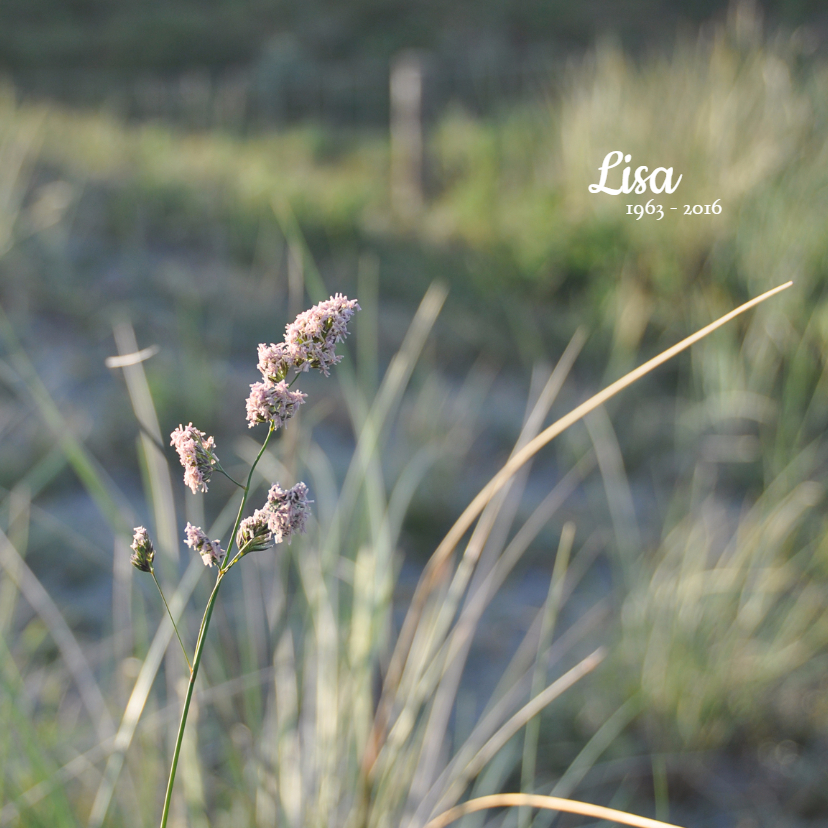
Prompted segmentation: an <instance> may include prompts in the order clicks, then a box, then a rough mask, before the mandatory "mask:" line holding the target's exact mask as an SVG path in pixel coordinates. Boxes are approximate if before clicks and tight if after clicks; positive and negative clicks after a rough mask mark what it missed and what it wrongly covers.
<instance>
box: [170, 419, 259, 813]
mask: <svg viewBox="0 0 828 828" xmlns="http://www.w3.org/2000/svg"><path fill="white" fill-rule="evenodd" d="M273 431H274V428H273V423H271V424H270V429H269V430H268V432H267V437H265V440H264V443H262V447H261V449H259V453H258V455H257V456H256V459H255V460H254V461H253V465H252V466H251V467H250V473H249V474H248V475H247V485H246V486H245V487H244V494H243V495H242V502H241V505H240V506H239V513H238V515H237V516H236V522H235V524H234V525H233V532H232V534H231V535H230V542H229V543H228V544H227V555H226V556H225V561H226V560H227V559H228V558H229V557H230V551H231V549H232V548H233V543H234V542H235V539H236V532H237V531H238V529H239V524H240V523H241V517H242V515H243V514H244V507H245V506H246V504H247V496H248V494H250V483H251V481H252V480H253V472H254V471H255V469H256V466H257V465H258V463H259V460H261V457H262V455H263V454H264V451H265V449H266V448H267V444H268V442H269V440H270V437H271V435H272V434H273ZM243 554H244V552H243V550H240V551H239V553H238V554H237V555H236V557H234V558H233V559H232V560H231V561H230V563H228V564H227V565H226V566H224V567H223V568H222V567H219V571H218V576H217V577H216V585H215V586H214V587H213V591H212V592H211V593H210V598H209V600H208V601H207V606H206V608H205V609H204V616H203V617H202V619H201V627H200V628H199V631H198V640H197V641H196V649H195V655H194V656H193V666H192V668H191V670H190V682H189V684H188V685H187V696H186V698H185V699H184V710H183V711H182V712H181V723H180V724H179V725H178V736H177V737H176V740H175V750H174V751H173V759H172V767H171V768H170V778H169V781H168V782H167V795H166V796H165V797H164V811H163V813H162V814H161V828H166V826H167V819H168V818H169V816H170V802H171V801H172V790H173V784H174V783H175V773H176V771H177V770H178V758H179V756H180V755H181V744H182V742H183V741H184V728H185V727H186V726H187V716H188V715H189V713H190V702H191V701H192V698H193V689H194V688H195V682H196V676H197V675H198V667H199V664H201V654H202V653H203V652H204V642H205V641H206V640H207V628H208V627H209V626H210V618H211V616H212V615H213V606H214V605H215V603H216V597H217V596H218V591H219V587H220V586H221V581H222V579H223V578H224V576H225V575H226V574H227V570H228V569H230V567H231V566H232V565H233V564H234V563H236V561H237V560H238V559H239V558H240V557H241V556H242V555H243ZM156 583H157V582H156ZM159 589H160V587H159ZM164 603H166V601H165V602H164ZM176 632H177V631H176ZM179 640H180V639H179ZM182 646H183V645H182ZM185 655H186V654H185Z"/></svg>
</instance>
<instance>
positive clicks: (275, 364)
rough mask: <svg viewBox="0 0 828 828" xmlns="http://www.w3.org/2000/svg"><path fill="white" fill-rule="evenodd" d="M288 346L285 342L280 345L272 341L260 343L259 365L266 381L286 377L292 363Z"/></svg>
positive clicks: (274, 380) (275, 380) (276, 380)
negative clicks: (268, 343) (266, 343)
mask: <svg viewBox="0 0 828 828" xmlns="http://www.w3.org/2000/svg"><path fill="white" fill-rule="evenodd" d="M292 364H293V363H292V360H291V359H290V357H289V354H288V349H287V346H286V345H285V344H284V342H280V343H279V344H278V345H274V344H273V343H271V344H270V345H265V344H264V343H262V344H261V345H259V365H258V368H259V370H260V371H261V372H262V376H263V377H264V378H265V381H268V380H269V381H270V382H279V381H280V380H283V379H285V377H286V376H287V374H288V371H289V370H290V367H291V365H292Z"/></svg>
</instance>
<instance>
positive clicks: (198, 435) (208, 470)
mask: <svg viewBox="0 0 828 828" xmlns="http://www.w3.org/2000/svg"><path fill="white" fill-rule="evenodd" d="M170 437H171V438H172V439H171V441H170V445H171V446H175V449H176V451H177V452H178V456H179V458H180V459H181V465H182V466H184V482H185V483H186V484H187V485H188V486H189V487H190V488H191V489H192V490H193V494H195V493H196V492H198V491H202V492H206V491H207V483H208V482H209V480H210V476H211V475H212V473H213V468H214V467H215V466H216V465H217V464H218V461H219V459H218V457H216V455H215V452H214V451H213V449H214V448H215V445H216V444H215V441H214V440H213V438H212V437H208V436H207V435H206V434H205V433H204V432H203V431H199V430H198V429H197V428H194V427H193V424H192V423H190V424H189V425H186V426H182V425H180V426H179V427H178V428H177V429H176V430H175V431H173V433H172V434H171V435H170Z"/></svg>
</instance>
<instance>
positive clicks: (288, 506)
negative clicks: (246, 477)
mask: <svg viewBox="0 0 828 828" xmlns="http://www.w3.org/2000/svg"><path fill="white" fill-rule="evenodd" d="M311 503H313V501H312V500H308V487H307V486H306V485H305V484H304V483H297V484H296V485H295V486H293V487H292V488H290V489H288V490H287V491H285V490H283V489H282V487H281V486H280V485H279V484H278V483H274V484H273V486H271V487H270V491H269V492H268V495H267V502H266V503H265V505H264V507H263V508H261V509H256V511H255V512H254V513H253V514H252V515H251V516H250V517H248V518H245V519H244V520H243V521H242V522H241V524H240V525H239V531H238V534H237V535H236V543H237V544H238V547H239V550H242V549H244V550H245V554H246V553H247V552H256V551H258V550H260V549H267V547H269V546H273V545H274V544H277V543H284V542H287V543H288V544H289V543H290V541H291V538H292V536H293V535H295V534H297V533H303V532H304V531H305V524H306V523H307V520H308V515H309V514H310V504H311Z"/></svg>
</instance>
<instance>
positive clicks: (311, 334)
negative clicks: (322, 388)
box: [285, 293, 360, 377]
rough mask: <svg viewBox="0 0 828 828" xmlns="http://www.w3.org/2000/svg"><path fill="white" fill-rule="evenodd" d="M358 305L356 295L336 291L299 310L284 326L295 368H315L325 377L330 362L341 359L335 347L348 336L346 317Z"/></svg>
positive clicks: (302, 369) (290, 356) (331, 363)
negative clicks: (303, 309) (349, 296)
mask: <svg viewBox="0 0 828 828" xmlns="http://www.w3.org/2000/svg"><path fill="white" fill-rule="evenodd" d="M359 309H360V307H359V305H358V304H357V300H356V299H348V297H347V296H343V295H342V294H341V293H337V294H336V296H331V298H330V299H328V300H327V301H325V302H320V303H319V304H318V305H314V306H313V307H312V308H311V309H310V310H306V311H305V312H304V313H300V314H299V316H297V317H296V319H295V320H294V321H293V322H291V324H290V325H288V326H287V328H286V329H285V344H286V346H287V347H286V350H287V353H288V354H289V358H290V361H291V362H292V363H293V367H294V368H296V369H297V370H298V371H307V370H308V367H310V368H317V369H318V370H320V371H321V372H322V373H323V374H324V375H325V376H326V377H327V376H328V374H329V371H328V369H329V368H330V366H331V365H336V363H337V362H339V361H340V360H341V359H342V357H341V356H337V354H336V353H335V352H334V349H335V348H336V345H337V343H339V342H342V340H343V339H345V337H346V336H348V321H349V320H350V318H351V317H352V316H353V315H354V311H355V310H359Z"/></svg>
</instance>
